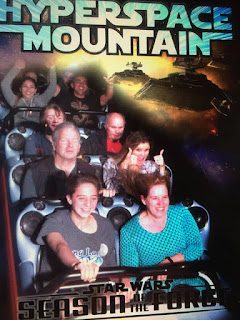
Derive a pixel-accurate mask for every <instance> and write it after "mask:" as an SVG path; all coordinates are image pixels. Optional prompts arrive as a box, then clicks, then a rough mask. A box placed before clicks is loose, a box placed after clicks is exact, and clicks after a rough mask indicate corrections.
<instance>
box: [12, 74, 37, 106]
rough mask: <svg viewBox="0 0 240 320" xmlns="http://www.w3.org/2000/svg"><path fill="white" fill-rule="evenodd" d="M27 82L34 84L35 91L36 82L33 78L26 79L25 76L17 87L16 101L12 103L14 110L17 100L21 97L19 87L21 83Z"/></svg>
mask: <svg viewBox="0 0 240 320" xmlns="http://www.w3.org/2000/svg"><path fill="white" fill-rule="evenodd" d="M27 80H29V81H31V82H32V83H33V84H34V86H35V88H36V89H37V82H36V81H35V80H34V79H33V78H31V77H28V76H27V77H24V78H23V79H22V80H21V82H20V84H19V86H18V88H19V92H18V94H17V97H16V100H15V101H14V105H13V108H16V107H17V106H18V102H19V100H20V99H21V97H22V92H21V91H20V87H21V86H22V84H23V82H25V81H27Z"/></svg>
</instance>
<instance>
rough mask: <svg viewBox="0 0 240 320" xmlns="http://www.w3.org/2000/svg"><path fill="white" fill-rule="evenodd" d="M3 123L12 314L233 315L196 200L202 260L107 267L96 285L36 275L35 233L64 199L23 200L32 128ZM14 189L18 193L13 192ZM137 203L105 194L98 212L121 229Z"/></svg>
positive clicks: (75, 275) (73, 275)
mask: <svg viewBox="0 0 240 320" xmlns="http://www.w3.org/2000/svg"><path fill="white" fill-rule="evenodd" d="M9 119H10V118H9ZM10 120H11V119H10ZM5 128H6V130H5V131H2V136H1V139H2V141H3V142H4V143H3V145H4V146H5V152H4V151H3V153H2V159H3V166H2V168H1V182H0V183H1V189H2V190H3V192H2V198H1V205H2V210H3V217H4V224H5V226H6V246H7V250H6V251H7V259H8V271H9V275H8V276H9V287H10V295H11V319H41V318H48V319H60V318H61V317H65V319H100V318H101V319H104V318H119V317H121V318H125V317H129V316H134V317H136V318H137V319H138V318H140V317H142V316H149V317H151V318H153V319H155V318H156V319H159V317H160V316H161V319H165V318H166V319H191V318H194V319H205V317H206V319H209V318H211V319H233V318H232V315H231V314H230V313H229V312H228V310H227V309H226V307H228V303H229V301H230V298H231V292H230V291H229V288H227V287H225V283H223V282H222V280H221V278H220V277H219V275H218V274H216V272H215V271H214V269H212V267H211V264H210V263H209V261H208V256H207V251H208V237H209V233H210V215H209V213H208V211H207V210H206V209H205V208H204V207H203V206H201V205H200V204H198V203H197V202H196V201H191V200H187V201H184V202H183V203H182V205H183V206H186V207H188V208H189V210H190V212H191V213H192V214H193V217H194V218H195V220H196V222H197V224H198V227H199V229H200V233H201V237H202V240H203V245H204V255H203V257H202V258H201V261H197V262H194V263H183V264H176V265H175V264H174V265H169V266H164V267H152V268H126V267H119V266H118V267H115V268H106V269H103V270H101V271H100V273H99V275H98V278H97V280H96V282H94V283H92V284H89V283H84V282H83V281H80V277H79V272H68V273H65V274H61V275H59V276H57V277H56V278H55V279H53V281H52V282H50V283H49V284H48V285H47V286H46V287H43V286H42V283H41V279H39V277H38V267H39V263H40V261H41V248H40V247H39V245H37V244H36V243H35V236H36V232H37V230H38V228H39V226H40V224H41V223H42V221H43V219H44V217H45V216H47V215H48V214H51V213H52V212H54V211H55V210H57V209H58V208H61V207H62V206H63V204H62V203H61V202H60V201H52V200H50V199H33V200H32V201H31V202H30V203H28V204H27V205H26V203H24V202H22V201H20V200H19V199H20V198H19V195H20V183H21V172H22V169H21V168H20V169H19V170H17V168H18V167H19V166H24V164H25V162H24V159H23V158H22V147H21V148H20V147H19V145H18V144H19V143H20V145H21V146H22V144H23V143H22V141H23V138H24V139H25V138H26V136H27V134H28V133H29V134H30V132H31V130H32V129H31V128H27V127H26V128H25V127H24V130H23V129H21V130H19V128H11V126H10V125H9V128H7V127H5ZM16 130H18V132H17V131H16ZM21 131H22V132H21ZM11 135H13V136H11ZM16 136H17V138H16ZM20 136H22V137H23V138H21V137H20ZM12 141H13V142H14V143H12ZM16 141H17V142H16ZM18 141H20V142H18ZM7 145H8V146H15V147H14V148H15V150H14V149H13V148H12V149H13V152H12V155H10V156H9V154H10V153H11V150H8V147H7ZM16 151H17V152H16ZM89 159H90V164H91V162H92V161H93V164H94V165H99V166H101V164H102V161H101V159H100V158H98V159H97V156H96V157H93V158H91V157H89ZM12 182H13V184H12ZM14 183H15V184H14ZM15 189H16V190H17V192H16V194H15V192H14V191H13V190H15ZM14 194H15V195H16V197H15V198H14ZM139 209H140V207H139V204H137V203H136V202H135V201H134V200H133V199H132V198H129V197H127V196H124V195H117V196H115V197H113V198H102V199H101V201H99V203H98V206H97V210H98V213H99V214H100V215H102V216H104V217H106V218H108V219H110V220H111V221H112V223H113V225H114V228H115V230H116V234H118V231H119V229H120V228H121V226H122V225H123V224H124V223H125V222H126V221H127V220H128V219H129V218H131V216H133V215H134V214H136V213H137V212H138V211H139ZM116 252H117V253H118V238H117V237H116ZM159 275H167V276H168V277H167V279H166V280H163V281H161V280H158V279H157V276H159ZM129 277H130V278H131V279H132V289H133V292H134V295H133V297H132V299H131V300H128V299H127V298H126V295H125V293H126V292H127V291H128V288H126V287H125V284H124V282H125V280H126V279H127V278H129ZM176 279H177V280H179V279H182V280H185V279H198V281H197V285H192V286H191V285H189V284H187V285H186V284H184V281H180V282H178V284H177V285H176V286H173V285H172V283H174V281H175V280H176ZM182 282H183V283H182ZM199 283H200V284H199ZM206 311H207V312H206ZM71 313H72V315H71Z"/></svg>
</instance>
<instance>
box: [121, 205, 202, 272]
mask: <svg viewBox="0 0 240 320" xmlns="http://www.w3.org/2000/svg"><path fill="white" fill-rule="evenodd" d="M139 216H140V215H139V214H138V215H136V216H134V217H133V218H132V219H131V220H130V221H128V222H127V223H126V224H125V225H124V226H123V227H122V229H121V233H120V263H121V265H122V266H129V267H147V266H154V265H157V264H159V263H160V262H161V261H162V260H164V259H165V258H166V257H171V256H174V255H175V254H177V253H179V252H181V253H182V255H183V256H184V258H185V260H186V261H193V260H196V259H198V258H199V257H201V255H202V254H203V245H202V241H201V236H200V232H199V229H198V226H197V224H196V222H195V220H194V218H193V216H192V215H191V213H190V212H189V210H188V209H186V208H185V207H183V206H181V205H170V206H169V209H168V211H167V223H166V226H165V228H164V229H163V230H162V231H161V232H159V233H151V232H149V231H147V230H145V229H144V228H143V227H142V226H141V225H140V222H139Z"/></svg>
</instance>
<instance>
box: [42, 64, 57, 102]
mask: <svg viewBox="0 0 240 320" xmlns="http://www.w3.org/2000/svg"><path fill="white" fill-rule="evenodd" d="M56 87H57V74H56V70H55V66H51V68H50V69H49V84H48V86H47V88H46V90H45V91H44V92H43V93H42V94H41V95H40V96H39V97H38V100H39V104H41V105H40V106H41V107H45V106H46V104H47V103H48V102H49V101H50V99H51V98H52V97H53V96H54V92H55V91H56Z"/></svg>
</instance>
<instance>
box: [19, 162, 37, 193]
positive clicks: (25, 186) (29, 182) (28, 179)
mask: <svg viewBox="0 0 240 320" xmlns="http://www.w3.org/2000/svg"><path fill="white" fill-rule="evenodd" d="M36 197H37V191H36V187H35V184H34V181H33V177H32V170H31V168H29V169H27V171H26V174H25V176H24V178H23V183H22V188H21V199H29V198H36Z"/></svg>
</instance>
